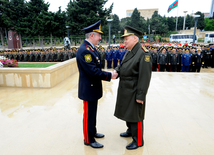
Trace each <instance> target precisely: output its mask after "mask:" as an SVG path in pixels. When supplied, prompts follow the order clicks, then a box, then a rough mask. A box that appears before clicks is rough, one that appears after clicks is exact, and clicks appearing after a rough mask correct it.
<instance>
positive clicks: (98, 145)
mask: <svg viewBox="0 0 214 155" xmlns="http://www.w3.org/2000/svg"><path fill="white" fill-rule="evenodd" d="M84 144H85V145H87V146H91V147H93V148H95V149H98V148H103V145H102V144H100V143H98V142H93V143H84Z"/></svg>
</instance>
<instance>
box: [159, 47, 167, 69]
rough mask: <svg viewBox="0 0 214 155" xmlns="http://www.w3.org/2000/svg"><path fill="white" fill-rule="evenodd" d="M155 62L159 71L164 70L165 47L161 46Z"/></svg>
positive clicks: (165, 63) (165, 60) (165, 61)
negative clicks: (160, 51)
mask: <svg viewBox="0 0 214 155" xmlns="http://www.w3.org/2000/svg"><path fill="white" fill-rule="evenodd" d="M157 63H158V64H160V70H159V71H160V72H164V71H165V69H166V65H167V54H166V48H164V47H163V48H162V53H160V54H159V55H158V60H157Z"/></svg>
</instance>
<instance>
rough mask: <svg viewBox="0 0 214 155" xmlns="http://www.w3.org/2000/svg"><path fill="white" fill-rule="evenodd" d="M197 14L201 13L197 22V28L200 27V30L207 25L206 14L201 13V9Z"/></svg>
mask: <svg viewBox="0 0 214 155" xmlns="http://www.w3.org/2000/svg"><path fill="white" fill-rule="evenodd" d="M195 14H196V15H200V17H199V19H198V23H197V28H199V29H200V30H203V29H204V28H205V27H206V24H205V22H204V14H203V13H201V12H200V11H198V12H196V13H195Z"/></svg>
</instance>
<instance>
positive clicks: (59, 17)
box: [52, 7, 68, 43]
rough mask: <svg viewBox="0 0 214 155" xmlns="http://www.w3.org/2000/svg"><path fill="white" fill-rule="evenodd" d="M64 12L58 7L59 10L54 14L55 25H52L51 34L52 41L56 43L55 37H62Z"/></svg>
mask: <svg viewBox="0 0 214 155" xmlns="http://www.w3.org/2000/svg"><path fill="white" fill-rule="evenodd" d="M66 17H67V16H66V12H65V11H62V10H61V7H59V10H58V11H57V12H56V13H55V14H54V22H55V27H53V28H52V29H53V36H54V42H55V43H56V39H55V37H58V38H60V37H62V36H64V35H65V31H66V26H67V25H68V24H67V22H66V21H67V19H66Z"/></svg>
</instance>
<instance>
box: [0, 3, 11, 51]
mask: <svg viewBox="0 0 214 155" xmlns="http://www.w3.org/2000/svg"><path fill="white" fill-rule="evenodd" d="M9 7H10V6H9V1H8V0H1V1H0V35H1V43H2V46H3V49H5V42H4V36H5V35H6V34H5V32H6V30H7V29H8V24H7V22H8V20H9V18H8V14H6V13H8V12H7V10H8V9H9Z"/></svg>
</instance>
